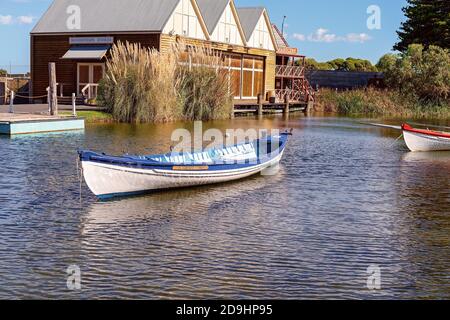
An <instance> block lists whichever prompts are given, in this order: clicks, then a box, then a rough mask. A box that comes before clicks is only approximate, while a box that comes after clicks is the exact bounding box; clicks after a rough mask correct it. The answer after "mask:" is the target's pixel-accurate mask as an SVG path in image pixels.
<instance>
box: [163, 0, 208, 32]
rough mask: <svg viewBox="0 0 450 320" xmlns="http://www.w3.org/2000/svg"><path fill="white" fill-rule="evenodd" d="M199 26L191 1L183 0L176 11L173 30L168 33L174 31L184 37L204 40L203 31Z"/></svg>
mask: <svg viewBox="0 0 450 320" xmlns="http://www.w3.org/2000/svg"><path fill="white" fill-rule="evenodd" d="M198 24H199V22H198V18H197V15H196V13H195V11H194V8H193V7H192V6H191V2H190V0H182V1H181V2H180V5H179V6H178V7H177V9H176V11H175V14H174V17H173V25H172V23H171V24H170V25H171V27H173V28H172V30H168V31H169V32H170V31H174V32H175V33H176V34H179V35H182V36H184V37H192V38H203V36H202V30H201V29H200V28H198V27H197V25H198ZM199 29H200V30H199Z"/></svg>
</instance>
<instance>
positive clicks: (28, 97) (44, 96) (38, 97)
mask: <svg viewBox="0 0 450 320" xmlns="http://www.w3.org/2000/svg"><path fill="white" fill-rule="evenodd" d="M14 97H18V98H24V99H40V98H46V97H47V95H46V94H45V95H42V96H35V97H33V96H31V97H30V96H21V95H19V94H15V95H14Z"/></svg>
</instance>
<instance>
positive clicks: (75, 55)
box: [62, 45, 111, 60]
mask: <svg viewBox="0 0 450 320" xmlns="http://www.w3.org/2000/svg"><path fill="white" fill-rule="evenodd" d="M110 48H111V46H110V45H103V46H98V45H97V46H73V47H72V48H70V49H69V51H67V52H66V54H65V55H64V56H63V57H62V59H92V60H101V59H103V57H104V56H105V55H106V53H107V52H108V50H109V49H110Z"/></svg>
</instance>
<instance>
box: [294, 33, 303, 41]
mask: <svg viewBox="0 0 450 320" xmlns="http://www.w3.org/2000/svg"><path fill="white" fill-rule="evenodd" d="M292 37H293V38H294V39H296V40H298V41H305V40H306V36H305V35H304V34H301V33H294V34H293V35H292Z"/></svg>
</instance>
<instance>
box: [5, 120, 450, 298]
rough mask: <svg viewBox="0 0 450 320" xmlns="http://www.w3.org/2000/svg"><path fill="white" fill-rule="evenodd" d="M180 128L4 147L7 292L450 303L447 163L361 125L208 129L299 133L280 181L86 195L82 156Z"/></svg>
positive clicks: (122, 130)
mask: <svg viewBox="0 0 450 320" xmlns="http://www.w3.org/2000/svg"><path fill="white" fill-rule="evenodd" d="M444 125H449V124H448V123H444ZM180 126H183V124H170V125H160V126H152V125H143V126H128V125H91V126H88V128H87V130H86V132H85V133H84V134H82V133H67V134H51V135H37V136H21V137H15V138H11V139H10V138H6V137H0V166H1V167H0V168H1V174H0V298H75V299H78V298H81V299H86V298H150V299H159V298H169V299H175V298H200V299H201V298H288V299H307V298H313V299H316V298H325V299H333V298H354V299H359V298H373V299H385V298H393V297H395V298H403V299H407V298H447V299H448V298H450V273H449V270H450V250H449V245H450V236H449V234H450V212H449V211H450V210H449V207H450V153H434V154H413V153H409V152H408V151H407V149H406V147H405V145H404V143H403V141H401V140H399V141H396V140H395V139H396V138H397V137H398V135H399V133H398V132H395V131H393V130H385V129H379V128H369V127H365V126H363V125H360V124H358V122H357V121H356V120H352V119H342V118H341V119H338V118H303V117H300V116H298V117H297V116H292V117H291V118H290V119H289V120H287V119H283V118H274V119H265V120H259V121H258V120H253V119H236V120H234V121H232V122H215V123H208V124H205V127H217V128H220V129H222V130H224V129H227V128H276V127H281V128H290V127H292V128H295V135H294V137H293V139H292V141H291V143H290V145H289V146H288V149H287V151H286V155H285V158H284V159H283V162H282V166H281V171H280V172H279V174H278V175H277V176H275V177H263V176H256V177H253V178H250V179H247V180H243V181H240V182H235V183H230V184H224V185H217V186H208V187H200V188H194V189H187V190H178V191H172V192H165V193H157V194H151V195H147V196H141V197H135V198H128V199H122V200H117V201H110V202H98V201H97V200H96V199H95V197H93V196H92V195H91V193H90V191H89V190H88V189H87V187H86V186H85V185H83V186H82V189H81V191H82V199H81V201H80V184H79V180H78V178H77V169H76V150H77V149H78V148H80V147H81V148H91V149H95V150H101V151H105V152H110V153H119V154H121V153H123V152H130V153H146V154H151V153H160V152H167V151H168V149H169V146H170V144H171V142H170V140H169V139H170V134H171V132H172V130H173V129H175V128H177V127H180ZM184 126H187V127H188V128H189V126H188V125H186V124H185V125H184ZM73 264H75V265H78V266H80V268H81V272H82V289H81V291H76V292H74V291H69V290H68V289H67V286H66V277H67V274H66V269H67V267H68V266H69V265H73ZM369 265H378V266H379V267H380V268H381V277H382V278H381V279H382V289H381V290H380V291H377V292H371V291H369V290H368V289H367V287H366V283H367V277H368V274H367V268H368V266H369Z"/></svg>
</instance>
